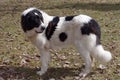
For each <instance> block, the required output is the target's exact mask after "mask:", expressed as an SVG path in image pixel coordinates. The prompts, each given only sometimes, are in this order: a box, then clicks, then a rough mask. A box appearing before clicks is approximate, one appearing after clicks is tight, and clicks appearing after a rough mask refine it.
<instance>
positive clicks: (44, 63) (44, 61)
mask: <svg viewBox="0 0 120 80" xmlns="http://www.w3.org/2000/svg"><path fill="white" fill-rule="evenodd" d="M40 57H41V58H40V60H41V70H40V71H37V74H38V75H43V74H44V73H45V72H46V71H47V69H48V64H49V61H50V54H49V51H47V50H41V56H40Z"/></svg>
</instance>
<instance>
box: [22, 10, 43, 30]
mask: <svg viewBox="0 0 120 80" xmlns="http://www.w3.org/2000/svg"><path fill="white" fill-rule="evenodd" d="M35 13H37V14H38V15H35ZM41 21H42V22H43V17H42V14H41V13H40V12H39V11H38V10H36V9H34V10H32V11H30V12H29V13H28V14H26V15H25V16H24V15H22V16H21V26H22V28H23V31H24V32H26V31H28V30H31V29H33V28H34V27H39V26H40V25H41Z"/></svg>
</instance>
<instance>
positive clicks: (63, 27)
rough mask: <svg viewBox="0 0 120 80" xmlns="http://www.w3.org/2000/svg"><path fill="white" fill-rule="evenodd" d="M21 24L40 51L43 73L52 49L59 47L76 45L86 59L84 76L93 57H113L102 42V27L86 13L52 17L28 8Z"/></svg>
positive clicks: (106, 60) (100, 58) (106, 58)
mask: <svg viewBox="0 0 120 80" xmlns="http://www.w3.org/2000/svg"><path fill="white" fill-rule="evenodd" d="M21 26H22V29H23V31H24V32H25V34H26V36H27V37H28V38H29V39H30V41H31V42H32V43H33V44H34V45H36V46H37V48H38V49H39V50H40V52H41V63H42V66H41V71H38V72H37V73H38V74H39V75H42V74H44V73H45V72H46V71H47V69H48V63H49V61H50V53H49V49H59V48H63V47H66V46H69V45H74V46H75V47H76V48H77V50H78V52H79V53H80V55H81V56H82V58H83V60H84V61H85V69H84V71H83V72H82V73H81V74H80V76H81V77H85V76H86V75H87V74H88V73H89V72H90V70H91V64H92V60H91V56H92V57H93V58H96V59H97V60H98V61H100V62H101V63H105V62H109V61H110V60H111V59H112V56H111V53H110V52H109V51H106V50H104V49H103V46H102V44H101V43H100V36H101V32H100V27H99V25H98V23H97V22H96V21H95V20H94V19H92V18H91V17H89V16H87V15H82V14H81V15H78V16H65V17H58V16H49V15H48V14H46V13H45V12H43V11H41V10H39V9H37V8H29V9H27V10H25V11H24V12H23V13H22V16H21Z"/></svg>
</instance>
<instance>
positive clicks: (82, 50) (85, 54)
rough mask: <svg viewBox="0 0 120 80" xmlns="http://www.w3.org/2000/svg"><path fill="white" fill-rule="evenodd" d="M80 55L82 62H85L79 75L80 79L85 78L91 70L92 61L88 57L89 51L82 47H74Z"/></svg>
mask: <svg viewBox="0 0 120 80" xmlns="http://www.w3.org/2000/svg"><path fill="white" fill-rule="evenodd" d="M76 47H77V49H78V51H79V53H80V55H81V56H82V58H83V60H84V61H85V69H84V70H83V71H82V72H81V73H80V74H79V76H80V77H81V78H84V77H86V76H87V75H88V74H89V73H90V71H91V68H92V60H91V56H90V52H89V50H87V49H86V48H85V47H84V45H78V44H77V45H76Z"/></svg>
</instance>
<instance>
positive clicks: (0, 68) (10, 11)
mask: <svg viewBox="0 0 120 80" xmlns="http://www.w3.org/2000/svg"><path fill="white" fill-rule="evenodd" d="M31 6H34V7H37V8H40V9H42V10H44V11H46V12H47V13H48V14H50V15H59V16H65V15H78V14H87V15H89V16H91V17H93V18H95V19H96V20H97V21H98V22H99V24H100V25H101V30H102V43H103V45H104V47H105V48H106V49H107V50H110V51H111V52H112V53H113V59H112V61H111V62H110V63H108V64H107V69H106V70H100V69H99V68H97V66H98V63H96V67H95V68H93V71H92V73H91V74H90V75H89V76H88V77H86V78H85V80H119V79H120V56H119V55H120V46H119V45H120V27H119V24H120V9H119V8H120V1H119V0H109V1H108V0H97V1H96V0H88V1H86V0H81V1H80V0H69V1H67V0H31V1H30V0H1V1H0V80H1V79H5V80H15V79H16V80H48V79H55V80H74V79H75V78H76V76H78V74H79V72H80V71H81V68H82V64H83V62H82V60H81V58H80V57H79V55H78V54H77V52H76V50H75V49H74V48H73V47H70V48H68V49H63V50H61V51H56V52H53V51H52V52H51V55H52V62H51V63H50V67H49V70H48V72H47V73H46V74H45V75H43V76H42V77H40V76H38V75H36V74H35V72H36V71H37V70H38V67H40V62H39V57H40V54H39V52H38V50H37V49H36V48H35V47H34V46H33V45H32V44H31V43H30V42H28V41H27V40H26V39H25V36H24V34H23V31H22V29H21V26H20V15H21V12H22V11H23V10H25V9H26V8H28V7H31ZM103 74H104V75H103Z"/></svg>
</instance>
